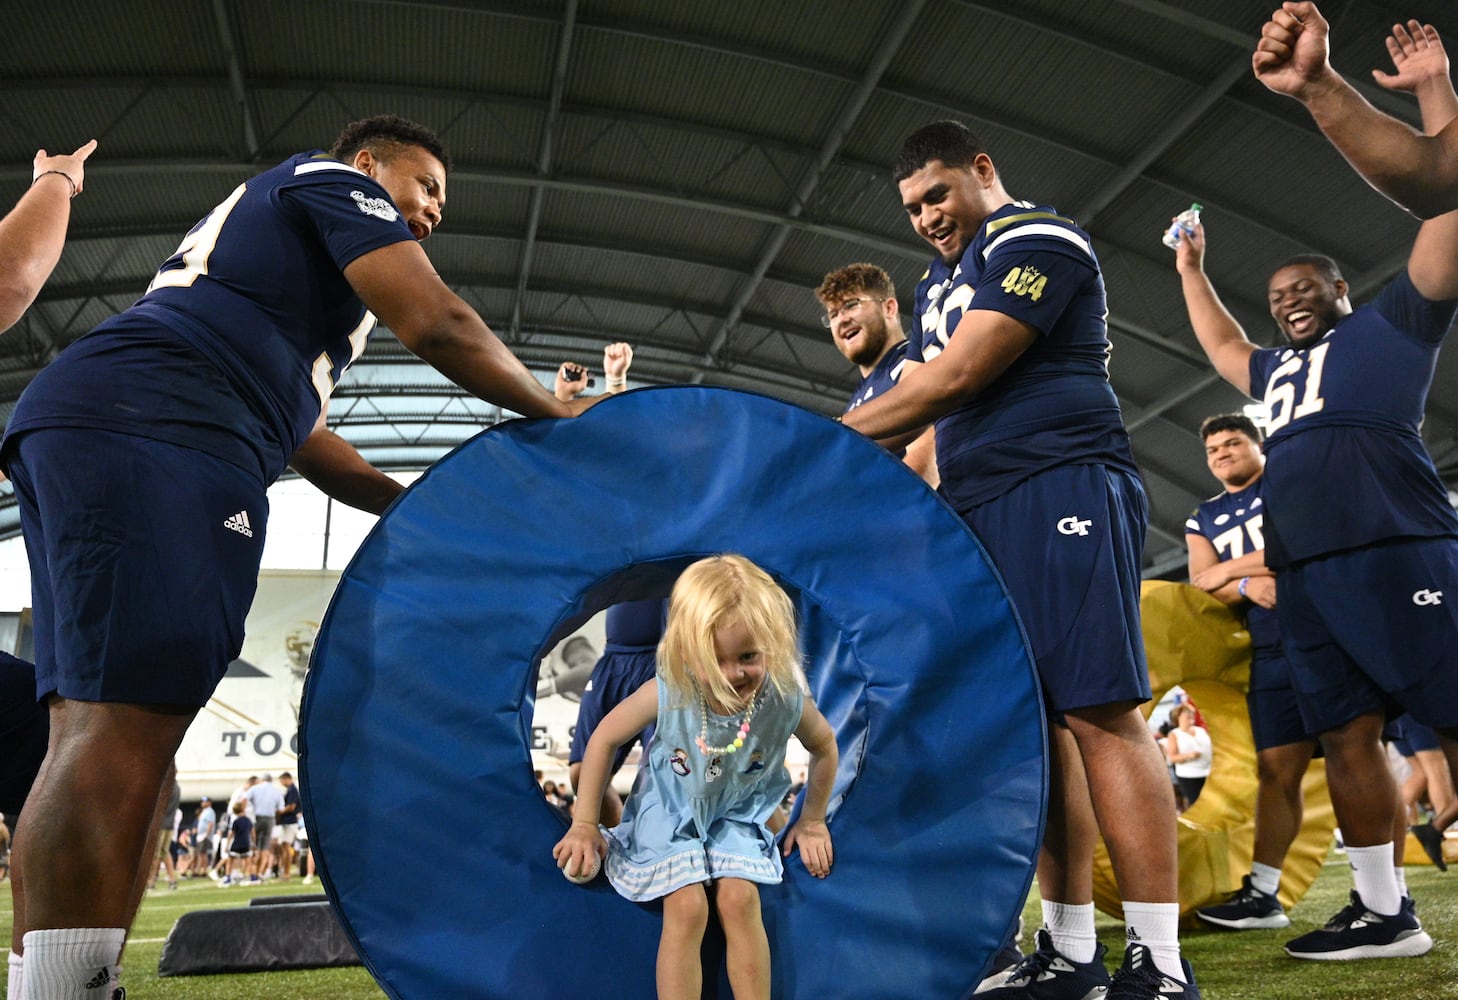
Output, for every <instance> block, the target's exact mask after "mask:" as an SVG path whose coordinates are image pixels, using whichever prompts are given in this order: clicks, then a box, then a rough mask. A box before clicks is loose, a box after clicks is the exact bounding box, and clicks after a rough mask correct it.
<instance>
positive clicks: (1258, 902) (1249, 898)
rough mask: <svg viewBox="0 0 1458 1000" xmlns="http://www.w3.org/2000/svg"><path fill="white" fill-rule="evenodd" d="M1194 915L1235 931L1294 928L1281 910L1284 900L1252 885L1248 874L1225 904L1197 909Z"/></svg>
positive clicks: (1208, 922) (1209, 922) (1206, 921)
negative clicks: (1259, 928)
mask: <svg viewBox="0 0 1458 1000" xmlns="http://www.w3.org/2000/svg"><path fill="white" fill-rule="evenodd" d="M1195 916H1197V917H1199V918H1200V919H1201V920H1203V921H1204V922H1205V923H1207V924H1213V925H1214V926H1216V927H1226V928H1229V929H1230V930H1233V931H1248V930H1251V929H1253V928H1257V927H1289V926H1291V918H1290V917H1288V916H1286V911H1285V910H1283V909H1282V908H1281V901H1280V900H1279V899H1277V898H1276V897H1275V896H1274V895H1273V894H1271V893H1269V892H1261V891H1260V890H1259V889H1257V888H1256V887H1255V886H1253V885H1251V882H1250V876H1249V875H1247V876H1246V877H1245V878H1243V879H1241V880H1240V889H1239V890H1238V891H1236V892H1232V893H1231V894H1230V897H1229V898H1228V899H1227V900H1226V901H1225V902H1224V903H1221V904H1220V905H1219V906H1207V907H1205V908H1204V909H1201V910H1196V911H1195Z"/></svg>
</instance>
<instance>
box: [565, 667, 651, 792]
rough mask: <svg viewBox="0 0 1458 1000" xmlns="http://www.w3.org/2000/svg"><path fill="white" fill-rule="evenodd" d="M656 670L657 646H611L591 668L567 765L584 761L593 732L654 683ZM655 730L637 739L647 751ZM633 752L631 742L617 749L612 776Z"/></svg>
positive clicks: (649, 729)
mask: <svg viewBox="0 0 1458 1000" xmlns="http://www.w3.org/2000/svg"><path fill="white" fill-rule="evenodd" d="M657 671H658V650H657V647H655V646H615V645H613V644H611V643H609V644H608V646H607V648H606V649H604V650H603V654H602V656H601V658H599V659H598V661H597V664H596V665H595V666H594V667H593V668H592V676H591V677H590V678H588V681H587V690H585V691H583V692H582V703H581V704H580V705H579V706H578V708H577V727H576V728H575V729H574V730H573V731H572V749H571V751H570V752H569V753H568V754H567V763H569V764H577V763H580V762H581V760H582V755H583V754H584V753H586V752H587V741H588V740H590V739H592V733H593V730H595V729H596V728H597V726H598V723H600V722H602V720H603V717H604V716H606V715H607V714H608V713H609V712H611V711H612V710H613V709H614V708H616V707H617V706H618V704H619V703H621V702H622V701H624V700H625V699H626V698H627V697H628V695H630V694H632V693H633V692H634V691H636V690H638V689H639V688H640V687H642V686H643V685H644V684H646V683H648V682H649V681H651V680H652V679H653V677H654V675H655V674H656V673H657ZM653 728H654V727H653V726H651V725H650V726H649V727H648V728H647V729H645V730H643V732H642V733H640V734H639V736H638V738H639V739H640V740H642V742H643V746H644V747H645V748H646V747H647V746H648V743H649V741H650V740H652V739H653ZM632 749H633V743H632V741H631V740H630V741H628V742H627V743H624V744H623V745H622V746H621V747H619V748H618V753H617V756H615V757H614V758H613V769H612V773H613V774H617V773H618V769H619V768H621V767H622V766H623V762H624V761H625V760H627V759H628V754H629V753H630V752H631V751H632Z"/></svg>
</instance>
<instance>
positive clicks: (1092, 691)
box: [843, 122, 1199, 1000]
mask: <svg viewBox="0 0 1458 1000" xmlns="http://www.w3.org/2000/svg"><path fill="white" fill-rule="evenodd" d="M893 176H894V177H895V179H896V181H897V185H898V187H899V189H900V194H901V200H902V204H903V207H904V208H905V209H906V212H907V215H908V216H909V217H910V221H911V225H912V228H913V229H914V230H915V231H916V232H917V234H918V235H920V236H921V237H922V238H924V239H925V240H926V241H927V242H928V243H930V244H931V245H932V247H933V248H934V249H935V250H936V253H937V256H936V258H935V259H934V260H933V261H932V263H931V267H930V268H929V269H928V271H927V274H926V276H925V277H924V278H922V280H921V282H920V284H918V286H917V289H916V298H915V308H914V309H913V310H912V313H911V315H912V318H913V319H912V331H911V336H910V341H911V344H910V347H909V349H908V351H907V364H906V369H905V371H904V372H903V373H902V376H901V380H900V382H899V383H898V384H897V385H896V386H895V387H894V388H892V389H891V390H889V391H888V392H886V393H884V394H881V395H878V396H877V397H875V398H873V399H870V400H868V401H866V402H865V403H863V404H861V405H860V406H858V407H856V408H855V409H854V410H851V411H850V412H849V413H847V414H846V415H845V417H844V418H843V419H844V421H845V423H846V425H847V426H849V427H852V428H854V429H856V430H858V431H860V432H862V433H864V434H867V435H869V436H870V437H872V438H875V439H877V440H879V441H882V442H883V443H886V444H888V445H892V446H894V445H895V444H897V443H899V442H901V441H903V440H906V439H908V438H909V437H910V436H914V435H915V434H918V433H920V432H921V430H922V428H923V427H925V426H927V425H928V424H934V425H935V427H936V456H937V465H938V468H939V470H940V473H941V487H940V490H941V493H942V495H943V496H944V497H945V498H946V499H947V500H948V501H949V502H950V503H951V504H952V505H953V506H954V507H955V508H956V509H957V511H958V513H960V514H961V515H962V517H963V518H964V519H965V520H966V521H967V523H968V524H969V525H970V526H971V527H972V529H973V530H974V531H975V532H976V533H977V536H978V537H979V538H980V539H981V540H982V543H983V545H984V547H985V548H986V549H987V551H988V553H989V555H991V557H992V560H993V562H994V563H996V565H997V568H998V570H999V571H1000V572H1001V574H1002V576H1003V579H1004V580H1005V582H1006V584H1007V589H1008V593H1009V596H1010V597H1011V598H1012V602H1013V605H1014V606H1015V607H1016V608H1017V610H1018V613H1019V615H1020V617H1021V618H1022V621H1023V625H1024V628H1025V629H1026V632H1027V634H1028V639H1029V641H1030V643H1031V646H1032V652H1033V656H1034V659H1035V661H1036V664H1037V668H1038V673H1039V676H1040V678H1041V680H1042V683H1043V692H1044V697H1045V699H1046V701H1047V706H1048V710H1049V716H1050V718H1051V719H1052V720H1053V722H1054V723H1055V724H1054V725H1052V726H1050V727H1049V729H1050V733H1049V744H1050V753H1051V761H1050V772H1051V782H1050V783H1051V788H1052V791H1051V801H1050V803H1049V810H1048V812H1049V817H1048V828H1047V833H1046V836H1045V838H1044V843H1043V847H1042V852H1041V855H1040V859H1039V865H1038V887H1039V891H1040V892H1041V893H1042V896H1043V915H1044V922H1045V924H1046V928H1045V929H1044V930H1042V931H1039V933H1038V948H1037V950H1036V951H1034V952H1033V953H1032V954H1030V955H1029V956H1028V957H1027V958H1026V959H1025V960H1024V961H1023V962H1022V963H1021V964H1019V965H1018V966H1016V967H1014V968H1013V969H1012V970H1010V971H1008V972H1007V973H1005V974H1003V975H1001V976H999V977H995V981H989V982H986V983H984V984H983V986H984V992H986V993H987V995H990V996H997V997H1040V998H1042V997H1050V998H1051V997H1064V996H1069V997H1078V998H1082V997H1084V996H1085V995H1096V994H1090V991H1097V990H1101V989H1104V988H1105V987H1109V988H1110V989H1111V990H1114V991H1118V992H1117V993H1115V992H1111V993H1110V994H1109V995H1110V996H1111V997H1113V996H1116V995H1121V996H1125V997H1160V996H1168V995H1178V996H1181V997H1184V998H1187V1000H1190V998H1194V997H1198V995H1199V990H1198V988H1197V987H1196V986H1195V984H1194V976H1193V974H1192V973H1191V971H1190V969H1189V965H1188V964H1187V963H1185V962H1184V961H1183V960H1182V959H1181V958H1180V953H1179V940H1178V921H1179V903H1178V902H1177V899H1178V895H1177V884H1176V883H1177V877H1178V872H1177V867H1178V861H1177V857H1176V850H1175V829H1176V818H1175V803H1174V795H1173V792H1172V791H1171V788H1170V783H1169V778H1168V774H1167V771H1166V769H1165V764H1164V760H1163V756H1162V754H1161V753H1160V752H1159V749H1158V747H1157V746H1156V745H1155V743H1154V741H1153V740H1152V739H1150V736H1149V729H1148V727H1147V726H1146V725H1145V722H1144V719H1143V718H1142V717H1141V716H1140V714H1139V711H1138V706H1139V704H1140V703H1141V702H1143V701H1145V700H1147V699H1148V698H1149V696H1150V689H1149V676H1148V668H1147V666H1146V664H1145V661H1144V649H1143V638H1142V636H1141V633H1140V629H1139V584H1140V579H1139V576H1140V558H1141V550H1142V547H1143V542H1144V529H1145V524H1146V522H1147V520H1148V504H1147V501H1146V499H1145V495H1144V489H1143V486H1142V484H1141V483H1140V480H1139V474H1138V471H1137V470H1136V469H1135V467H1134V461H1133V457H1132V456H1131V454H1130V451H1129V439H1128V434H1127V433H1126V431H1125V429H1124V424H1123V420H1122V418H1121V416H1120V413H1119V404H1118V400H1117V398H1116V397H1115V395H1114V391H1113V389H1112V387H1111V386H1110V385H1109V378H1108V368H1107V360H1108V352H1109V342H1108V331H1107V327H1106V324H1105V315H1106V313H1107V302H1106V300H1105V296H1104V283H1103V277H1102V274H1101V272H1100V270H1099V264H1098V260H1097V258H1096V257H1095V255H1094V252H1093V247H1092V246H1091V244H1090V242H1089V237H1088V234H1087V233H1085V232H1084V231H1083V230H1081V229H1080V228H1079V227H1078V225H1077V224H1076V223H1074V222H1073V221H1072V220H1070V219H1068V218H1066V217H1064V216H1061V215H1059V214H1058V213H1057V212H1056V211H1055V210H1053V209H1052V208H1049V207H1047V206H1036V205H1032V204H1029V203H1027V202H1019V201H1015V200H1014V199H1013V198H1012V196H1011V195H1009V194H1008V192H1007V190H1006V189H1005V188H1004V187H1003V183H1002V180H1001V178H1000V177H999V175H998V173H997V168H996V167H995V166H994V165H993V162H992V159H991V158H990V157H989V156H988V154H987V152H986V151H985V150H984V149H983V147H982V145H981V143H980V142H979V141H978V140H977V138H976V137H975V136H974V135H973V134H972V133H971V132H970V131H968V130H967V129H966V128H965V127H964V126H963V125H961V124H960V123H957V122H934V123H932V124H930V125H927V126H925V127H923V128H921V129H919V130H918V131H917V132H915V133H913V134H912V135H911V136H910V137H909V138H908V139H907V140H906V142H905V143H904V144H903V146H902V150H901V155H900V157H899V158H898V160H897V162H896V165H895V168H894V170H893ZM1091 595H1092V598H1091ZM1030 724H1031V723H1030ZM1095 807H1096V808H1097V812H1095ZM1100 832H1102V834H1103V836H1104V839H1105V841H1106V842H1107V843H1108V844H1109V845H1110V852H1109V853H1110V855H1111V857H1112V860H1113V867H1114V872H1115V875H1116V877H1117V879H1118V881H1119V888H1120V895H1121V896H1122V897H1123V899H1124V914H1125V920H1126V922H1127V924H1128V934H1129V939H1130V944H1129V947H1128V949H1127V950H1126V952H1125V960H1124V963H1123V965H1122V967H1121V968H1120V969H1119V970H1118V972H1117V973H1116V975H1115V977H1114V980H1113V983H1112V986H1110V979H1109V975H1108V972H1107V971H1106V969H1105V968H1104V965H1103V962H1102V948H1100V947H1098V946H1097V942H1096V939H1095V935H1094V907H1093V852H1094V844H1095V842H1096V841H1097V839H1098V836H1099V833H1100ZM1176 991H1179V992H1176Z"/></svg>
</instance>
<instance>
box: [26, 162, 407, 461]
mask: <svg viewBox="0 0 1458 1000" xmlns="http://www.w3.org/2000/svg"><path fill="white" fill-rule="evenodd" d="M409 239H413V237H412V236H411V233H410V229H409V227H408V226H407V225H406V223H405V221H404V219H402V218H401V216H400V213H399V211H398V210H397V209H396V207H395V205H394V203H393V202H392V201H391V200H390V196H389V194H388V193H387V192H386V191H385V189H384V188H383V187H381V186H380V185H379V184H378V183H377V182H376V181H374V180H372V179H371V178H370V177H368V176H366V175H365V174H363V173H360V172H359V171H357V170H355V169H354V168H352V167H349V166H347V165H345V164H344V163H341V162H339V161H338V160H335V159H332V158H330V157H328V156H327V155H325V154H324V153H321V152H317V151H316V152H313V153H301V154H298V155H296V156H293V157H291V158H289V159H288V160H285V161H284V162H283V163H282V164H280V165H279V166H277V167H274V168H273V169H272V170H269V171H266V172H264V173H262V174H259V175H258V176H256V177H254V178H252V179H250V180H248V181H245V182H244V183H243V184H241V185H239V186H238V187H237V188H236V189H235V190H234V191H233V193H232V194H230V195H229V196H228V197H227V198H226V199H225V200H224V201H223V202H222V204H220V205H218V206H217V207H216V208H215V209H213V210H212V211H211V212H210V213H208V215H207V216H206V217H204V218H203V219H202V221H200V222H199V223H198V224H197V225H196V226H194V227H193V228H192V231H191V232H189V233H188V234H187V236H186V237H185V238H184V239H183V241H182V244H181V246H179V247H178V248H177V252H176V253H175V254H173V255H172V257H170V258H169V259H168V260H167V261H166V262H165V263H164V264H163V265H162V267H161V269H160V270H158V272H157V274H156V276H155V277H154V278H153V279H152V283H151V285H150V286H148V288H147V291H146V294H144V295H143V296H142V297H141V298H140V299H139V300H138V301H137V302H136V303H135V304H133V305H132V307H131V308H129V309H127V310H126V311H125V312H123V313H121V314H120V315H119V316H116V317H114V318H112V319H110V320H107V321H106V322H104V323H102V324H101V325H100V326H98V327H97V328H96V329H95V330H93V331H91V333H89V334H87V335H86V336H84V337H82V338H81V339H79V340H78V341H76V343H74V344H73V345H71V346H70V347H68V348H67V349H66V350H65V351H63V352H62V353H61V354H60V356H58V357H57V358H56V360H55V361H54V362H52V363H51V364H50V365H49V366H48V367H47V368H45V369H44V370H43V371H42V372H41V373H40V374H39V375H38V376H37V377H36V378H35V379H34V380H33V381H32V383H31V385H30V386H29V387H27V389H26V391H25V393H24V394H23V395H22V396H21V399H20V402H19V403H18V404H17V406H16V409H15V414H14V416H13V417H12V419H11V421H10V425H9V427H8V428H7V435H12V434H17V433H20V432H22V431H25V430H30V429H33V428H37V427H60V426H69V427H94V428H98V429H102V430H111V431H119V432H121V433H126V434H136V435H139V436H143V437H151V438H156V439H160V440H165V441H171V442H173V443H176V444H181V445H186V446H188V447H192V448H197V449H199V450H202V451H205V452H208V453H210V454H213V455H217V456H218V457H220V458H223V459H226V460H228V461H231V462H234V463H235V464H238V465H240V466H242V467H244V468H247V469H249V470H250V471H257V473H258V474H259V476H260V478H262V479H263V480H264V481H265V482H272V480H273V479H275V478H277V477H278V475H279V474H280V473H281V472H282V471H283V469H284V467H285V465H286V464H287V462H288V459H289V456H291V455H292V454H293V453H294V451H295V450H296V449H297V448H298V447H299V445H301V444H302V443H303V441H304V439H305V438H306V437H307V436H308V434H309V432H310V431H311V430H312V429H313V426H314V424H315V422H316V421H317V420H318V418H319V412H320V408H321V407H322V406H323V403H324V400H326V399H327V398H328V396H329V393H330V392H331V391H332V390H333V388H334V385H335V383H336V382H337V381H338V379H339V378H340V376H341V375H342V374H343V372H344V369H345V368H346V367H348V366H349V364H350V363H351V362H352V361H353V360H354V359H355V358H356V357H358V356H359V354H360V352H361V351H363V350H364V346H365V340H366V339H367V338H368V336H369V333H370V330H371V329H373V327H374V325H375V319H374V316H372V315H371V314H370V313H369V312H368V311H367V310H366V309H365V307H364V305H363V304H362V303H361V302H360V300H359V298H358V296H356V295H355V293H354V290H353V289H352V288H351V287H350V285H349V283H348V282H347V281H346V280H345V279H344V274H343V271H344V268H345V267H346V266H347V265H348V264H350V263H351V262H352V261H354V260H355V259H356V258H357V257H360V256H362V255H363V254H366V253H368V252H370V251H371V250H376V249H379V248H380V247H383V246H386V245H389V244H393V243H398V242H401V241H403V240H409Z"/></svg>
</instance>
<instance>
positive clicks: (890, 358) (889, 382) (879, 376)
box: [845, 340, 910, 413]
mask: <svg viewBox="0 0 1458 1000" xmlns="http://www.w3.org/2000/svg"><path fill="white" fill-rule="evenodd" d="M908 346H910V345H909V344H908V343H907V342H906V341H904V340H901V341H897V342H896V343H895V344H893V345H892V347H891V350H889V351H887V352H886V353H885V354H883V355H881V360H880V361H877V362H876V367H874V368H872V369H871V374H869V375H866V376H863V377H862V378H861V384H860V385H858V386H856V392H855V395H854V396H852V397H851V399H850V402H849V403H847V404H845V412H846V413H849V412H850V411H851V410H854V409H855V408H856V407H857V406H860V405H861V404H862V403H864V402H865V401H866V400H868V399H871V398H872V397H874V396H877V395H881V394H884V393H885V392H886V390H888V389H890V388H891V387H892V386H893V385H895V384H896V383H897V382H899V381H900V380H901V371H902V369H903V368H905V366H906V349H907V347H908Z"/></svg>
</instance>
